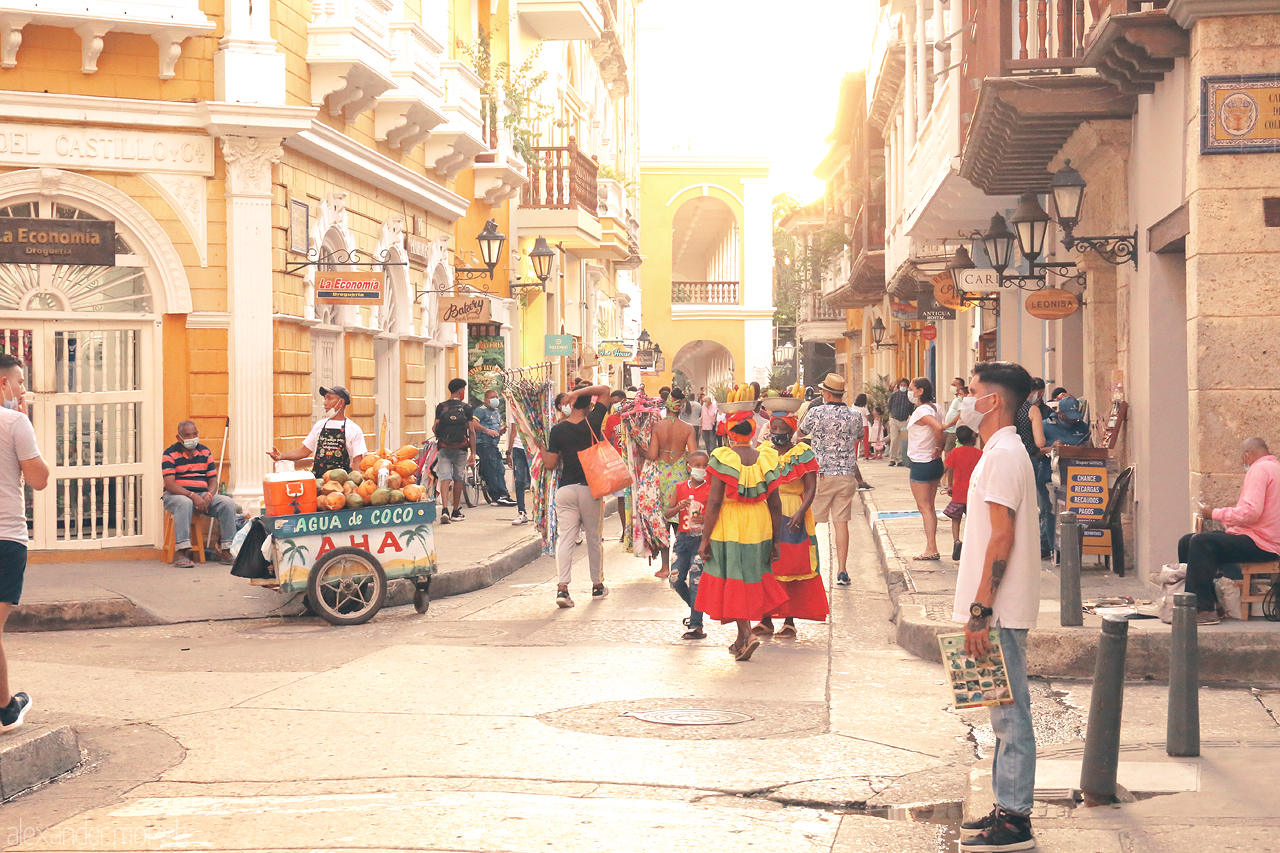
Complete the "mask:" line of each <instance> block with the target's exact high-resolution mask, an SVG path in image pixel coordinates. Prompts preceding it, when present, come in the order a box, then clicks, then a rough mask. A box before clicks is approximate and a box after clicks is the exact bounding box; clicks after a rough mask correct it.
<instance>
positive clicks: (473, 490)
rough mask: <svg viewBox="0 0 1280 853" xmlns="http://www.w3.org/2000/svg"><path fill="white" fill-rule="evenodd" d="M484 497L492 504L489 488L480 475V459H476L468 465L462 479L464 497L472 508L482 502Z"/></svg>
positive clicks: (486, 501)
mask: <svg viewBox="0 0 1280 853" xmlns="http://www.w3.org/2000/svg"><path fill="white" fill-rule="evenodd" d="M481 497H483V498H484V501H485V503H488V504H491V503H493V501H492V500H490V498H489V489H488V487H487V486H485V484H484V478H483V477H481V476H480V461H479V460H478V459H477V460H476V461H474V462H472V463H470V464H469V465H467V470H466V473H465V474H463V480H462V499H463V500H464V501H466V504H467V507H468V508H471V507H474V506H477V505H478V504H479V503H480V498H481Z"/></svg>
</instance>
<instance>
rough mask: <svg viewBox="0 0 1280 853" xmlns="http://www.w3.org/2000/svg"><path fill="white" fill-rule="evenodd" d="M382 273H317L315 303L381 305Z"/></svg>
mask: <svg viewBox="0 0 1280 853" xmlns="http://www.w3.org/2000/svg"><path fill="white" fill-rule="evenodd" d="M383 275H384V274H383V273H382V272H318V273H316V302H325V303H328V304H330V305H381V304H382V281H383Z"/></svg>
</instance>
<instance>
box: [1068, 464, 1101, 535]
mask: <svg viewBox="0 0 1280 853" xmlns="http://www.w3.org/2000/svg"><path fill="white" fill-rule="evenodd" d="M1066 469H1067V471H1066V473H1067V488H1066V500H1065V502H1064V507H1063V509H1065V510H1066V511H1067V512H1074V513H1075V514H1076V518H1077V519H1079V520H1080V521H1082V522H1084V523H1085V524H1090V523H1092V524H1098V523H1100V522H1101V521H1102V517H1103V516H1104V515H1105V514H1106V511H1107V501H1108V500H1109V499H1110V490H1109V488H1108V486H1107V460H1105V459H1069V460H1067V463H1066ZM1084 553H1086V554H1097V555H1101V556H1110V555H1111V531H1110V530H1096V529H1094V530H1085V532H1084Z"/></svg>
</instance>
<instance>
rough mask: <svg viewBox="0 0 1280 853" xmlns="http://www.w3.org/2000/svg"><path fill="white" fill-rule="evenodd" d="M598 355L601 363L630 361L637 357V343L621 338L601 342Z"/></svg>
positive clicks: (597, 349) (597, 350)
mask: <svg viewBox="0 0 1280 853" xmlns="http://www.w3.org/2000/svg"><path fill="white" fill-rule="evenodd" d="M596 355H598V356H600V360H601V361H630V360H631V359H633V358H635V357H636V343H635V341H625V340H622V339H621V338H613V339H610V340H607V341H601V342H600V344H599V346H598V347H597V348H596Z"/></svg>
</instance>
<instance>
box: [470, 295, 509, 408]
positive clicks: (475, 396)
mask: <svg viewBox="0 0 1280 853" xmlns="http://www.w3.org/2000/svg"><path fill="white" fill-rule="evenodd" d="M485 301H486V302H487V301H488V300H485ZM467 343H468V344H469V346H468V349H467V388H468V390H469V392H470V394H471V400H472V404H473V405H477V406H478V405H480V404H481V403H482V402H483V401H484V394H485V392H486V391H488V390H489V389H490V388H496V387H498V380H499V379H500V378H501V376H502V371H503V370H505V369H506V366H507V342H506V341H505V340H504V339H503V337H502V335H472V336H470V337H469V338H468V340H467Z"/></svg>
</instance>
